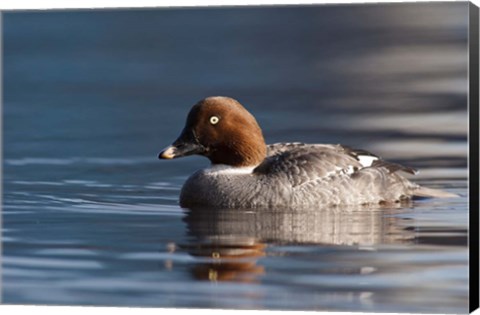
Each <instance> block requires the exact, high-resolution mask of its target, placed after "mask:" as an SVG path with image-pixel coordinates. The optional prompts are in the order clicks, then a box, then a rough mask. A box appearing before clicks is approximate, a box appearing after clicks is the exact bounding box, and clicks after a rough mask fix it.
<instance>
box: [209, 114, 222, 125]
mask: <svg viewBox="0 0 480 315" xmlns="http://www.w3.org/2000/svg"><path fill="white" fill-rule="evenodd" d="M219 121H220V118H218V117H217V116H212V117H210V123H211V124H212V125H216V124H217V123H218V122H219Z"/></svg>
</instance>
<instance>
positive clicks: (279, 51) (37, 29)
mask: <svg viewBox="0 0 480 315" xmlns="http://www.w3.org/2000/svg"><path fill="white" fill-rule="evenodd" d="M467 6H468V4H467V3H455V4H448V3H447V4H408V5H406V4H401V5H396V4H391V5H368V6H320V7H303V8H302V7H300V8H299V7H297V8H268V9H262V8H255V9H251V8H241V9H202V10H175V11H170V10H137V11H128V10H127V11H83V12H81V11H78V12H63V11H59V12H30V13H27V12H24V13H13V12H11V13H6V14H5V15H4V19H3V21H4V28H3V30H4V33H3V35H4V80H5V81H4V105H3V122H4V130H3V137H4V138H3V146H4V147H3V158H4V159H3V209H2V213H3V259H2V262H3V265H2V268H3V270H2V274H3V281H2V286H3V301H4V303H12V304H75V305H125V306H126V305H129V306H162V307H173V306H175V307H202V308H203V307H208V308H238V309H297V310H338V311H356V310H358V311H381V312H441V313H453V312H455V313H460V312H466V311H467V303H468V251H467V223H468V204H467V197H468V196H467V111H466V104H467V94H466V93H467V16H468V11H467ZM208 95H228V96H232V97H235V98H237V99H239V100H240V101H241V102H242V103H244V105H245V106H246V107H247V108H248V109H249V110H251V112H252V113H253V114H254V115H255V116H256V117H257V119H258V121H259V123H260V124H261V126H262V127H263V129H264V134H265V137H266V139H267V141H268V142H269V143H273V142H279V141H304V142H313V143H343V144H347V145H350V146H353V147H359V148H365V149H368V150H371V151H374V152H375V153H377V154H379V155H381V156H383V157H385V158H388V159H391V160H393V161H397V162H401V163H404V164H407V165H410V166H413V167H417V168H419V169H420V172H421V173H420V175H419V176H417V178H416V179H415V181H416V182H418V183H421V184H425V185H428V186H430V187H436V188H441V189H445V190H448V191H451V192H455V193H457V194H459V195H461V198H456V199H430V200H428V199H424V200H418V201H413V202H411V203H409V204H405V205H401V206H398V207H396V208H368V209H366V208H361V207H352V208H336V209H307V210H302V211H300V210H299V209H263V210H256V211H248V210H242V209H236V210H228V209H227V210H221V211H208V210H202V211H199V210H198V209H197V210H189V209H181V208H179V206H178V205H177V198H178V195H179V191H180V188H181V185H182V183H183V182H184V181H185V179H186V178H187V177H188V175H189V174H191V173H192V172H193V171H195V170H196V169H198V168H202V167H205V166H207V165H208V163H207V160H206V159H204V158H200V157H190V158H185V159H180V160H175V161H159V160H157V154H158V152H159V150H160V149H161V148H163V147H165V146H166V145H168V144H170V143H171V141H173V140H174V139H175V137H176V136H177V135H178V133H179V132H180V130H181V128H182V127H183V123H184V120H185V116H186V113H187V112H188V110H189V108H190V106H191V105H193V104H194V103H195V102H196V101H197V100H199V99H201V98H203V97H205V96H208Z"/></svg>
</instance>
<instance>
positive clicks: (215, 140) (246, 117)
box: [158, 96, 266, 167]
mask: <svg viewBox="0 0 480 315" xmlns="http://www.w3.org/2000/svg"><path fill="white" fill-rule="evenodd" d="M192 154H199V155H203V156H206V157H208V158H209V159H210V161H211V162H212V164H226V165H231V166H237V167H243V166H256V165H258V164H260V163H261V162H262V161H263V160H264V159H265V156H266V145H265V140H264V139H263V135H262V130H261V129H260V127H259V126H258V123H257V121H256V120H255V118H254V117H253V116H252V115H251V114H250V113H249V112H248V111H247V110H246V109H245V108H244V107H243V106H242V105H241V104H240V103H239V102H238V101H236V100H234V99H232V98H229V97H223V96H214V97H207V98H206V99H204V100H201V101H200V102H198V103H197V104H196V105H194V106H193V107H192V109H191V110H190V113H189V114H188V117H187V122H186V124H185V128H183V131H182V133H181V134H180V136H179V137H178V139H177V140H175V142H173V144H172V145H171V146H169V147H167V148H165V149H164V150H163V151H162V152H160V154H159V156H158V157H159V158H160V159H173V158H178V157H182V156H187V155H192Z"/></svg>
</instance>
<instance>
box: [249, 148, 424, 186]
mask: <svg viewBox="0 0 480 315" xmlns="http://www.w3.org/2000/svg"><path fill="white" fill-rule="evenodd" d="M368 167H370V168H378V169H383V171H384V172H385V173H394V172H397V171H404V172H408V173H412V174H414V173H415V172H416V170H414V169H412V168H409V167H404V166H402V165H399V164H396V163H390V162H386V161H384V160H382V159H381V158H379V157H378V156H376V155H374V154H372V153H370V152H368V151H365V150H356V149H352V148H349V147H346V146H342V145H331V144H304V143H279V144H272V145H269V146H267V158H266V159H265V160H264V161H263V162H262V163H261V164H260V165H259V166H258V167H257V168H256V169H255V170H254V173H257V174H271V175H278V176H286V177H287V179H288V181H289V182H290V183H291V184H292V186H294V187H295V186H299V185H302V184H305V183H308V182H311V181H319V180H322V179H329V178H331V177H333V176H338V175H343V176H355V174H358V172H359V171H361V170H362V169H365V168H368Z"/></svg>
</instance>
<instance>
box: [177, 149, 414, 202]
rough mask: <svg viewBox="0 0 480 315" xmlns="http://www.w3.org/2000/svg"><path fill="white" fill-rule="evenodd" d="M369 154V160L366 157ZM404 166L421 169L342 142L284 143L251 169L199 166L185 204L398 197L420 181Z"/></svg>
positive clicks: (407, 195) (188, 184) (411, 192)
mask: <svg viewBox="0 0 480 315" xmlns="http://www.w3.org/2000/svg"><path fill="white" fill-rule="evenodd" d="M364 157H369V158H370V159H369V162H368V163H365V162H364V161H362V158H364ZM399 171H404V172H409V173H414V172H415V170H413V169H411V168H408V167H403V166H401V165H399V164H394V163H389V162H386V161H383V160H381V159H379V158H378V157H376V156H374V155H372V154H370V153H368V152H366V151H359V150H352V149H350V148H347V147H344V146H341V145H322V144H302V143H279V144H273V145H269V146H267V157H266V159H265V160H264V161H263V162H262V163H261V164H260V165H258V166H257V167H255V168H254V169H251V170H250V171H243V172H242V171H240V170H235V169H231V168H227V167H223V168H222V167H219V166H216V167H213V168H212V169H205V170H199V171H197V172H196V173H194V174H193V175H192V176H190V178H189V179H188V180H187V181H186V183H185V184H184V186H183V188H182V192H181V195H180V205H181V206H182V207H193V206H209V207H218V208H257V207H278V206H290V207H312V206H333V205H358V204H377V203H392V202H398V201H401V200H404V199H409V198H410V197H411V196H412V195H414V194H415V192H416V191H417V190H419V189H420V186H418V185H416V184H414V183H411V182H410V181H409V180H407V179H406V178H404V177H403V176H401V175H400V174H399Z"/></svg>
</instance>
